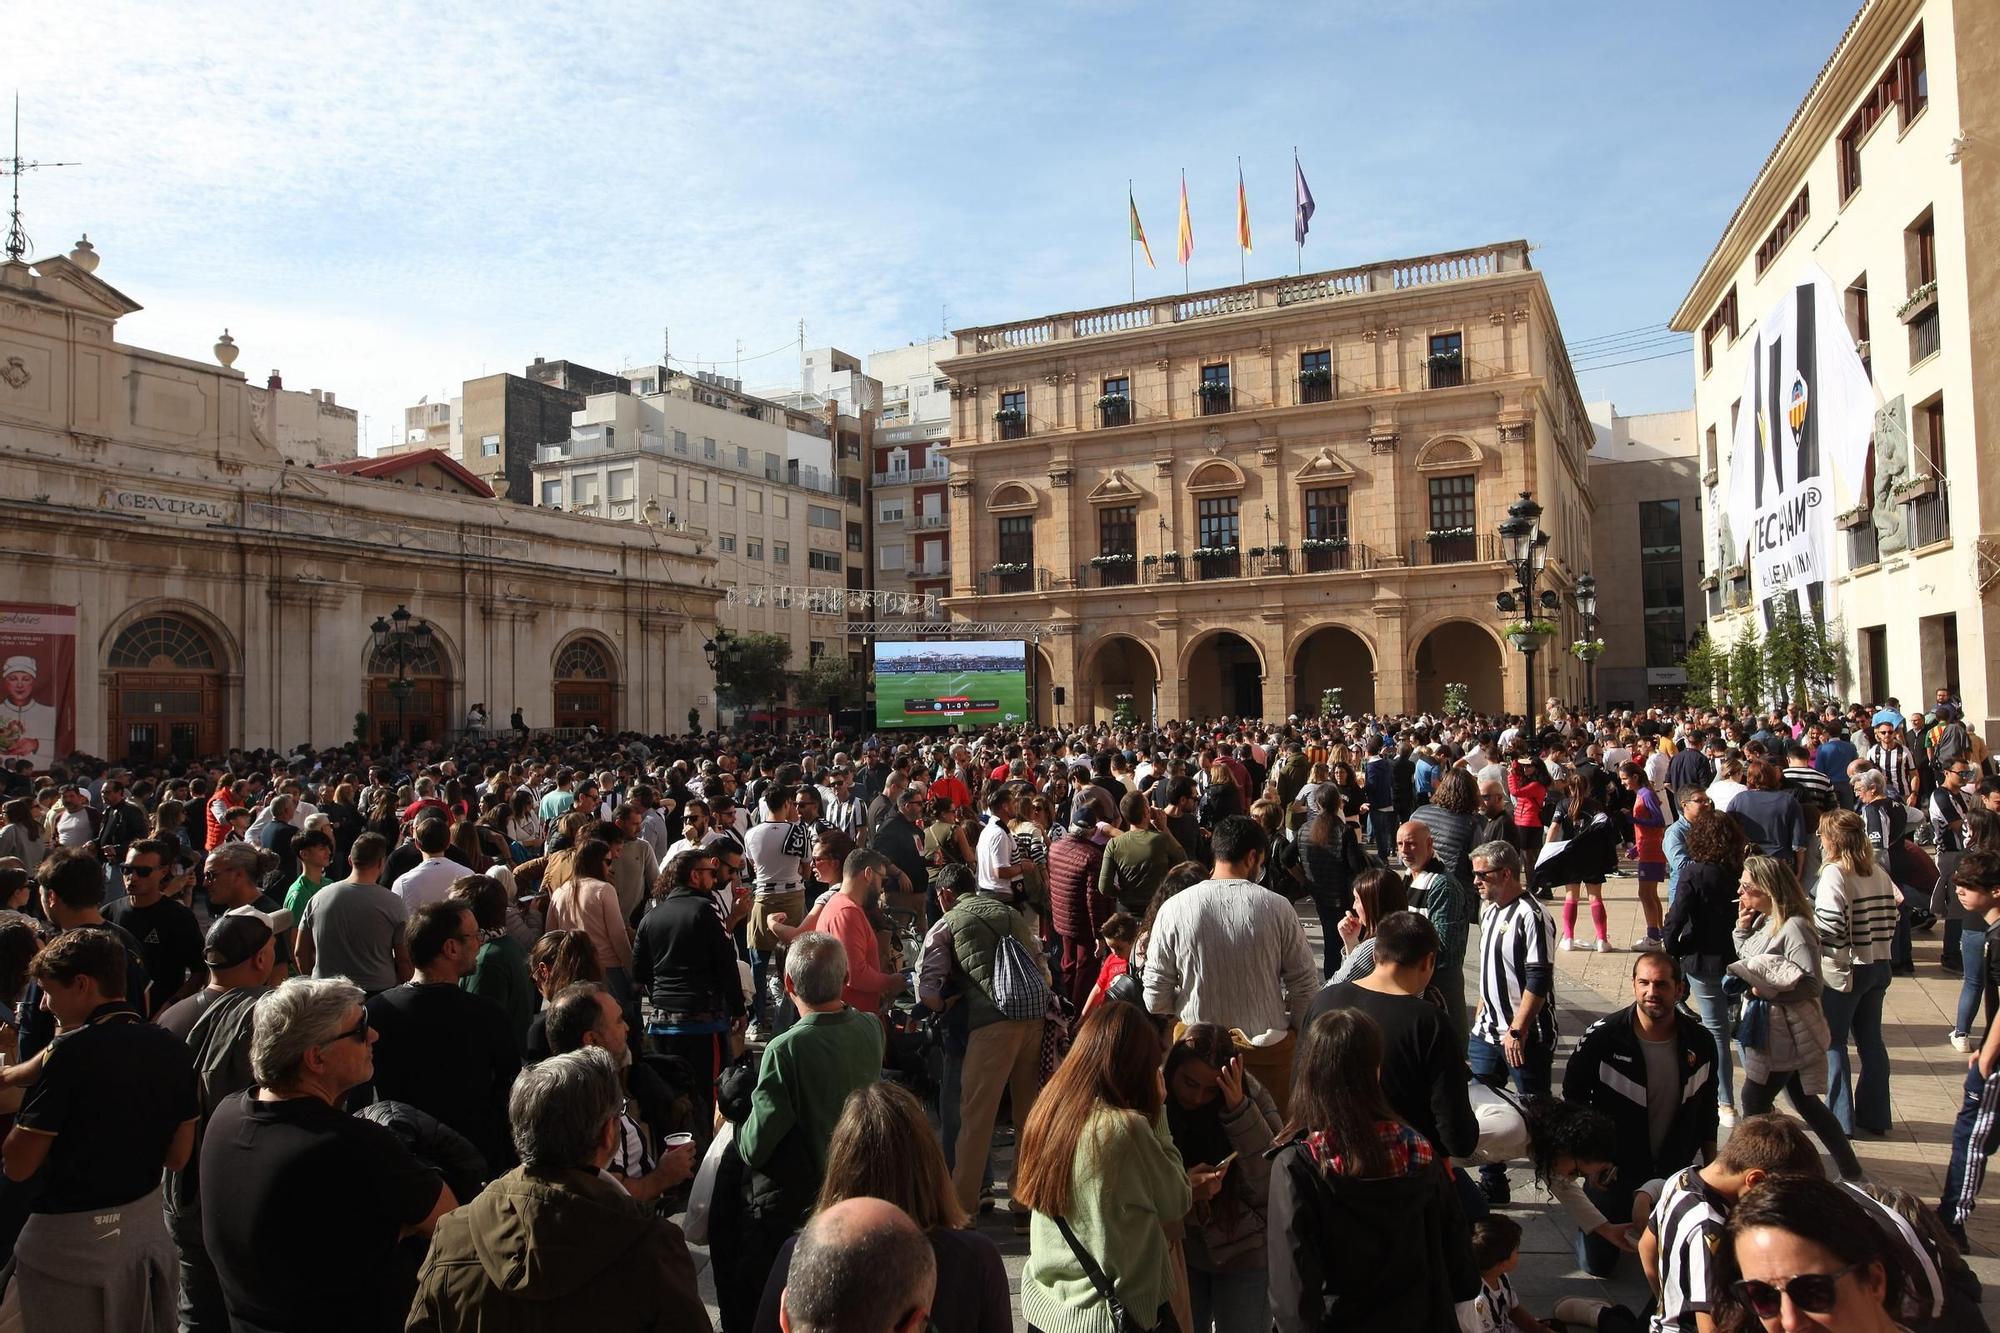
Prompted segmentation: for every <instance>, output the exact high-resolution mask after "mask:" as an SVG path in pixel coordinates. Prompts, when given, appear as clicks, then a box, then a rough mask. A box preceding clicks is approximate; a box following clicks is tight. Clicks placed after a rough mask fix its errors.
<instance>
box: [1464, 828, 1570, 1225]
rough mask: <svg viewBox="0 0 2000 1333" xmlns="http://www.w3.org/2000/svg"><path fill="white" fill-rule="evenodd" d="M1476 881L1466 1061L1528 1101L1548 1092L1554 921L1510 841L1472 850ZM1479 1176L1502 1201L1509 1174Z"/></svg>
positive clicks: (1489, 1171) (1494, 1171)
mask: <svg viewBox="0 0 2000 1333" xmlns="http://www.w3.org/2000/svg"><path fill="white" fill-rule="evenodd" d="M1472 883H1473V886H1474V887H1475V888H1477V889H1478V890H1479V896H1480V897H1481V898H1483V899H1485V900H1486V907H1485V908H1484V910H1482V911H1481V912H1480V914H1479V953H1480V957H1479V1012H1478V1014H1477V1015H1476V1016H1474V1018H1473V1020H1472V1036H1471V1039H1470V1040H1469V1041H1468V1042H1467V1043H1466V1052H1465V1057H1466V1063H1467V1064H1469V1065H1470V1066H1471V1068H1472V1076H1473V1077H1474V1078H1476V1079H1478V1080H1480V1081H1481V1082H1482V1083H1485V1084H1487V1085H1488V1086H1489V1087H1496V1088H1497V1087H1499V1086H1500V1085H1501V1084H1502V1083H1505V1082H1508V1081H1510V1080H1511V1081H1512V1083H1513V1085H1514V1089H1515V1091H1516V1092H1519V1093H1521V1094H1522V1095H1524V1096H1526V1095H1530V1094H1534V1093H1544V1094H1546V1093H1547V1092H1548V1091H1549V1071H1550V1066H1551V1065H1552V1064H1553V1063H1554V1061H1555V1050H1556V1017H1555V980H1556V970H1555V957H1556V928H1555V923H1554V922H1553V921H1550V920H1549V916H1548V913H1546V912H1544V911H1543V910H1542V905H1541V904H1540V903H1539V902H1536V901H1535V899H1534V898H1533V897H1532V896H1531V895H1529V894H1528V893H1527V892H1526V885H1525V883H1524V881H1523V878H1522V873H1521V854H1520V852H1518V851H1517V850H1515V848H1514V846H1513V844H1512V843H1506V842H1499V841H1494V842H1488V843H1482V844H1481V845H1479V846H1478V847H1475V848H1473V849H1472ZM1479 1176H1480V1188H1481V1189H1482V1190H1483V1191H1484V1192H1485V1194H1486V1197H1487V1199H1488V1200H1489V1201H1491V1202H1496V1203H1504V1202H1505V1201H1506V1199H1507V1172H1506V1168H1505V1167H1501V1166H1485V1167H1481V1168H1480V1172H1479Z"/></svg>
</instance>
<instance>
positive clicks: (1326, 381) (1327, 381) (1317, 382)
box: [1299, 369, 1333, 389]
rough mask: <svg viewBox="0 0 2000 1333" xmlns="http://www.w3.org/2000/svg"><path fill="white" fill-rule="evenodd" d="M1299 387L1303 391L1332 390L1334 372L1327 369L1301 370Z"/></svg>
mask: <svg viewBox="0 0 2000 1333" xmlns="http://www.w3.org/2000/svg"><path fill="white" fill-rule="evenodd" d="M1299 387H1300V388H1301V389H1328V388H1332V387H1333V372H1332V371H1330V370H1325V369H1314V370H1301V371H1300V372H1299Z"/></svg>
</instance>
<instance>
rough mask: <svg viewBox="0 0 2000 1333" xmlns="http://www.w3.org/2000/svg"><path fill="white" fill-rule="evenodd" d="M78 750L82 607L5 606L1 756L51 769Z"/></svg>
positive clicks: (0, 637)
mask: <svg viewBox="0 0 2000 1333" xmlns="http://www.w3.org/2000/svg"><path fill="white" fill-rule="evenodd" d="M75 749H76V608H75V607H73V606H30V605H22V604H20V603H17V602H0V755H6V756H8V757H9V758H16V759H21V758H25V759H30V760H33V761H34V765H35V767H36V768H47V767H48V766H49V765H50V764H53V763H54V762H56V760H58V759H60V758H62V757H63V756H65V755H67V754H69V753H70V752H72V751H73V750H75Z"/></svg>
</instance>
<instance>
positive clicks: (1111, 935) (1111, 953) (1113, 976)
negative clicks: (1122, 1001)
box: [1077, 912, 1139, 1022]
mask: <svg viewBox="0 0 2000 1333" xmlns="http://www.w3.org/2000/svg"><path fill="white" fill-rule="evenodd" d="M1097 938H1098V940H1099V941H1100V942H1101V943H1102V944H1103V945H1104V948H1105V957H1104V965H1103V966H1102V967H1100V968H1099V969H1098V970H1097V980H1096V982H1095V983H1093V984H1092V986H1091V988H1090V994H1089V995H1088V996H1086V997H1085V999H1084V1001H1083V1013H1082V1014H1079V1015H1078V1016H1077V1018H1078V1021H1079V1022H1080V1021H1082V1019H1083V1017H1084V1016H1085V1015H1088V1014H1089V1013H1090V1011H1091V1010H1093V1009H1095V1008H1096V1007H1097V1006H1098V1005H1100V1004H1103V1003H1104V997H1105V992H1106V991H1108V990H1110V989H1111V983H1112V982H1114V981H1116V980H1117V979H1118V978H1120V977H1122V976H1125V975H1126V974H1127V973H1128V972H1129V971H1130V970H1131V967H1132V946H1133V945H1134V944H1136V943H1138V941H1139V923H1138V922H1137V921H1136V920H1134V919H1133V917H1132V915H1131V914H1130V913H1129V912H1113V913H1112V914H1111V915H1110V916H1108V917H1106V918H1105V919H1104V924H1103V925H1102V926H1100V927H1099V928H1098V931H1097Z"/></svg>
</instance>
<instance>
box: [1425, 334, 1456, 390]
mask: <svg viewBox="0 0 2000 1333" xmlns="http://www.w3.org/2000/svg"><path fill="white" fill-rule="evenodd" d="M1424 370H1425V372H1426V374H1427V383H1428V384H1429V385H1430V387H1431V388H1433V389H1451V388H1456V387H1457V386H1458V385H1461V384H1463V383H1465V335H1464V334H1461V333H1434V334H1432V335H1431V341H1430V352H1429V354H1428V355H1426V356H1425V357H1424Z"/></svg>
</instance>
